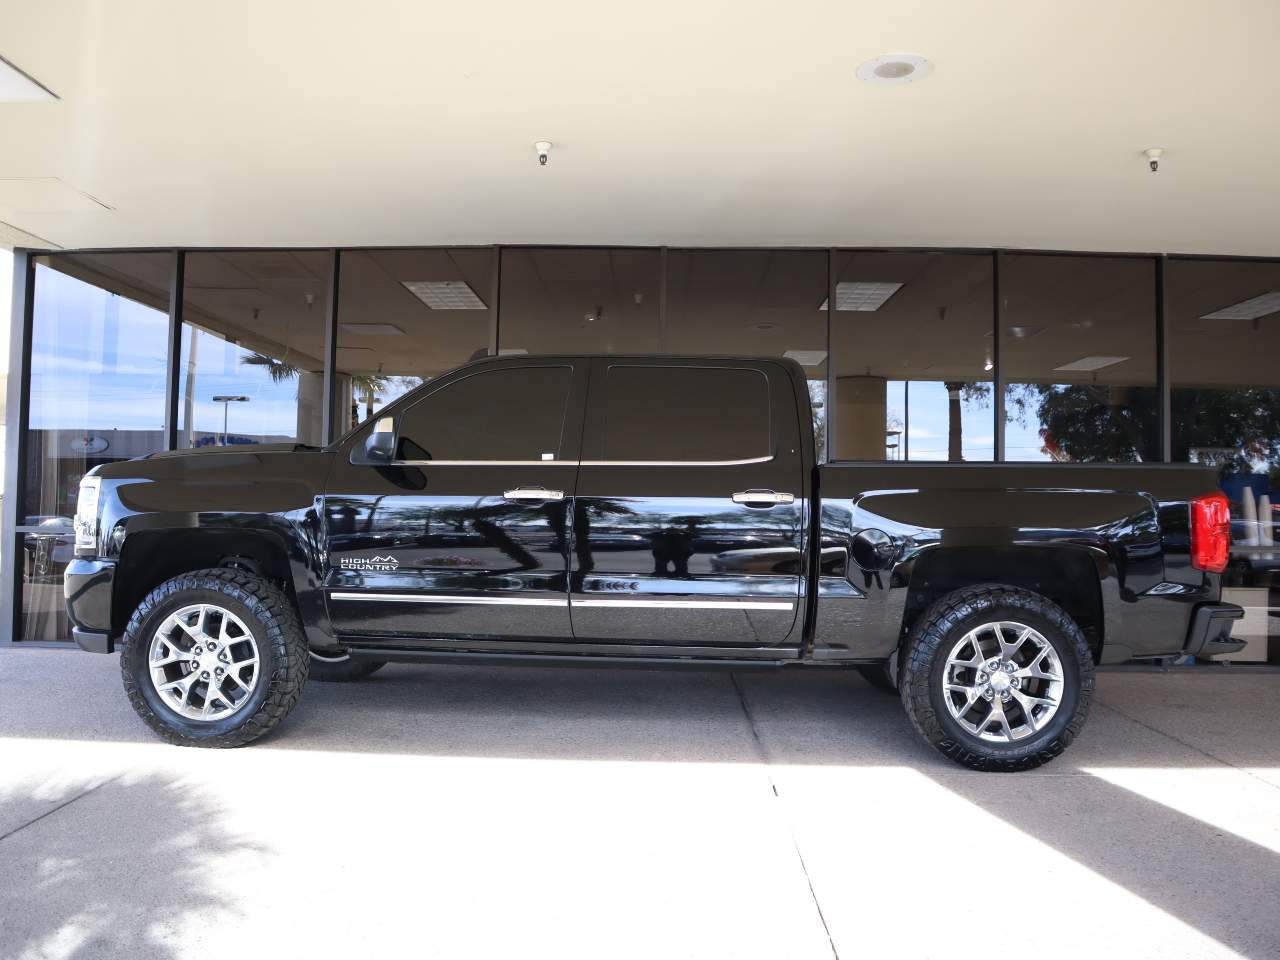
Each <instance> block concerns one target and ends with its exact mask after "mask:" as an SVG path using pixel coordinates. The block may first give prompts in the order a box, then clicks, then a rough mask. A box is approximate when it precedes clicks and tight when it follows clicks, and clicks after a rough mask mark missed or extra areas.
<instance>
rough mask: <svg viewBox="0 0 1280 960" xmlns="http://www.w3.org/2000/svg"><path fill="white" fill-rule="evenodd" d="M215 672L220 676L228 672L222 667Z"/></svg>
mask: <svg viewBox="0 0 1280 960" xmlns="http://www.w3.org/2000/svg"><path fill="white" fill-rule="evenodd" d="M213 672H214V673H215V674H217V675H218V676H222V675H223V674H224V673H226V671H225V670H223V669H222V668H221V667H218V668H217V669H216V670H214V671H213Z"/></svg>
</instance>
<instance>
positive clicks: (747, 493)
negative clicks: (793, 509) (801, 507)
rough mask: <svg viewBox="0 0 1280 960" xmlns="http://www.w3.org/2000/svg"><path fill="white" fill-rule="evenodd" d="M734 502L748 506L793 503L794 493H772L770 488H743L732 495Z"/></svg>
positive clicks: (794, 499) (794, 500)
mask: <svg viewBox="0 0 1280 960" xmlns="http://www.w3.org/2000/svg"><path fill="white" fill-rule="evenodd" d="M733 502H734V503H743V504H746V505H747V506H748V507H772V506H774V505H776V504H779V503H795V502H796V497H795V494H794V493H774V492H773V491H772V490H743V491H741V492H740V493H735V494H734V495H733Z"/></svg>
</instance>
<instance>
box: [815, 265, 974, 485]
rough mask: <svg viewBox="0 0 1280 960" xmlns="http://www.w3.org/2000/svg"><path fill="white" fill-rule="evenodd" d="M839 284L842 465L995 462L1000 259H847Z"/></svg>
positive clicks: (836, 320)
mask: <svg viewBox="0 0 1280 960" xmlns="http://www.w3.org/2000/svg"><path fill="white" fill-rule="evenodd" d="M835 281H836V284H835V286H836V304H835V310H834V311H832V319H831V343H832V351H833V353H834V360H835V376H836V398H835V410H834V411H833V418H832V419H833V423H832V424H831V425H830V429H831V430H832V438H831V444H830V449H831V457H832V459H834V460H951V461H960V460H971V461H985V460H992V459H994V458H995V430H994V417H993V413H992V409H993V404H992V396H991V389H992V370H993V364H992V359H993V357H992V331H993V328H994V323H993V320H992V306H993V297H992V269H991V257H990V256H989V255H982V254H947V253H881V252H866V251H841V252H839V253H838V254H837V255H836V277H835ZM824 309H825V304H824Z"/></svg>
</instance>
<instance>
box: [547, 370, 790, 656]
mask: <svg viewBox="0 0 1280 960" xmlns="http://www.w3.org/2000/svg"><path fill="white" fill-rule="evenodd" d="M806 412H807V411H806ZM801 441H802V437H801V430H800V426H799V422H798V419H797V412H796V400H795V394H794V388H793V386H792V384H791V381H790V378H789V376H788V375H787V372H786V370H785V368H783V367H782V366H781V365H780V364H775V363H770V362H768V361H758V362H752V361H733V360H642V359H621V358H619V359H600V360H596V361H594V365H593V368H592V373H591V386H590V393H589V396H588V403H587V425H586V429H585V431H584V436H583V454H582V455H583V460H582V465H581V468H580V470H579V473H578V492H577V498H576V500H575V505H574V516H573V525H574V535H575V549H574V556H573V557H572V558H571V564H572V574H571V590H570V605H571V611H572V616H573V631H574V636H575V638H576V639H577V640H579V641H587V642H600V643H602V644H607V643H635V644H642V645H664V646H682V647H704V648H705V647H778V646H782V645H785V644H787V643H788V641H789V640H792V638H793V635H794V636H795V637H798V635H799V631H798V630H795V629H794V628H795V625H796V621H797V610H798V606H799V599H800V590H801V581H802V576H803V572H804V571H803V567H804V564H803V556H804V553H803V551H804V536H805V514H806V505H805V500H804V496H803V493H804V489H805V486H804V474H803V469H804V468H803V457H802V455H801V446H800V445H801ZM792 642H797V641H792Z"/></svg>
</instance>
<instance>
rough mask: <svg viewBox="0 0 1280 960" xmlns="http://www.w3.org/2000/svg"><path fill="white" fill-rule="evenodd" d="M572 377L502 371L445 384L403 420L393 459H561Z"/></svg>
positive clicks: (557, 371) (556, 371) (563, 372)
mask: <svg viewBox="0 0 1280 960" xmlns="http://www.w3.org/2000/svg"><path fill="white" fill-rule="evenodd" d="M572 377H573V370H572V368H571V367H568V366H555V367H503V368H500V369H493V370H481V371H479V372H477V373H473V374H471V375H470V376H467V377H463V378H462V379H461V380H454V381H453V382H452V383H448V384H445V385H444V386H442V387H440V388H439V389H437V390H435V391H434V392H433V393H429V394H427V396H425V397H423V398H422V399H421V400H419V401H418V402H417V403H415V404H413V405H412V406H411V407H409V408H408V409H407V410H405V411H404V413H402V414H401V415H400V416H399V418H398V421H399V422H398V424H397V430H398V439H397V444H396V459H397V460H538V461H554V460H558V459H559V458H560V450H561V446H562V443H563V435H564V423H565V416H566V413H567V411H568V405H569V387H570V383H571V381H572Z"/></svg>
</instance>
